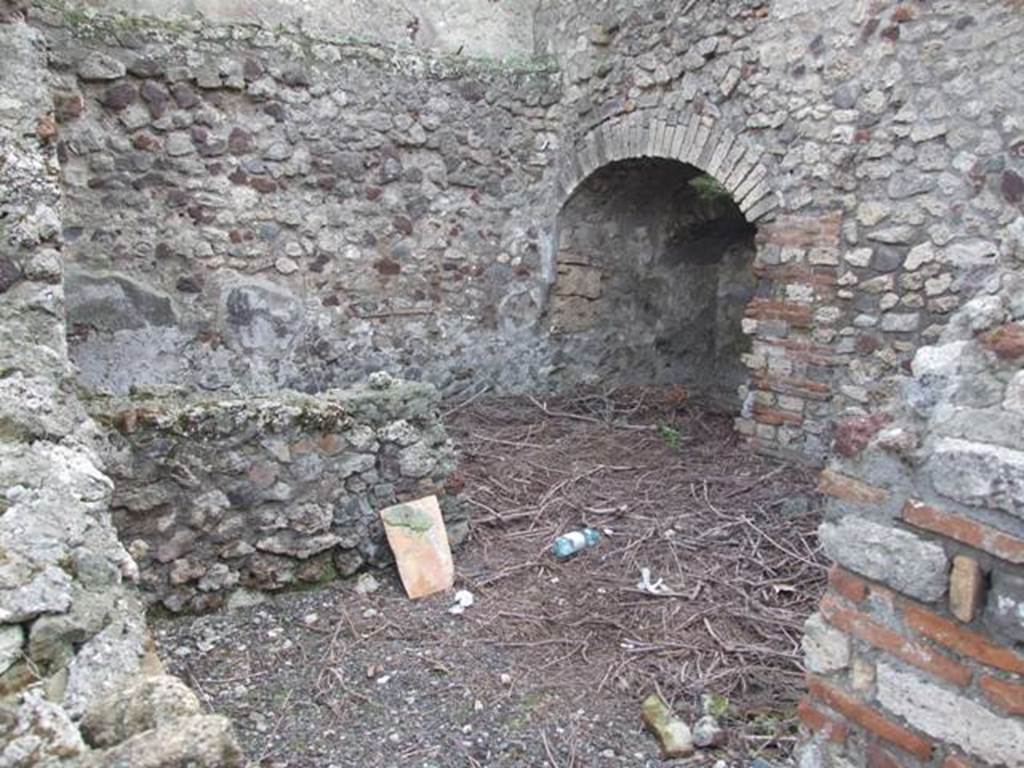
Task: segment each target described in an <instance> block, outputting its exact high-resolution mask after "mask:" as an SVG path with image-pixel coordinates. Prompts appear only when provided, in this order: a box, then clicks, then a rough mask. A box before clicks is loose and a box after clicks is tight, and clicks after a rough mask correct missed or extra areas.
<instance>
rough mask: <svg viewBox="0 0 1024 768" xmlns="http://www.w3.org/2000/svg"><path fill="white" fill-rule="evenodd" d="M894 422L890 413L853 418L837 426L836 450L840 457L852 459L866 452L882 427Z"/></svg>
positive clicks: (844, 420)
mask: <svg viewBox="0 0 1024 768" xmlns="http://www.w3.org/2000/svg"><path fill="white" fill-rule="evenodd" d="M890 421H892V416H890V415H889V414H888V413H874V414H872V415H870V416H851V417H850V418H847V419H843V420H842V421H840V422H839V423H838V424H836V430H835V440H834V442H835V449H836V452H837V453H839V455H840V456H846V457H847V458H852V457H853V456H856V455H857V454H858V453H860V452H861V451H863V450H864V448H865V447H866V446H867V444H868V443H870V442H871V438H873V437H874V436H875V435H877V434H878V433H879V432H880V431H881V429H882V427H884V426H885V425H886V424H888V423H889V422H890Z"/></svg>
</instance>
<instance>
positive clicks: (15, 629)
mask: <svg viewBox="0 0 1024 768" xmlns="http://www.w3.org/2000/svg"><path fill="white" fill-rule="evenodd" d="M24 642H25V630H23V629H22V628H21V626H20V625H17V624H14V625H9V626H3V627H0V675H2V674H3V673H4V672H6V671H7V670H8V669H10V668H11V667H12V666H14V663H15V662H16V661H17V660H18V659H20V658H21V646H22V644H23V643H24Z"/></svg>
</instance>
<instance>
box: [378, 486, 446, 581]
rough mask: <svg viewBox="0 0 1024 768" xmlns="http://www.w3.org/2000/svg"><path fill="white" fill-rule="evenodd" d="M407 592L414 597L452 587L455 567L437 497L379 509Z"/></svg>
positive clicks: (428, 497)
mask: <svg viewBox="0 0 1024 768" xmlns="http://www.w3.org/2000/svg"><path fill="white" fill-rule="evenodd" d="M380 517H381V520H382V521H383V522H384V532H385V534H386V535H387V537H388V544H389V545H390V546H391V551H392V553H393V554H394V556H395V563H396V564H397V565H398V574H399V576H401V578H402V585H403V586H404V587H405V591H406V594H408V595H409V597H411V598H413V599H414V600H415V599H417V598H420V597H427V596H428V595H432V594H435V593H437V592H443V591H445V590H447V589H451V587H452V583H453V581H454V578H455V566H454V564H453V562H452V552H451V548H450V547H449V545H448V534H447V532H446V531H445V527H444V520H443V519H442V517H441V507H440V505H439V504H438V501H437V497H436V496H427V497H425V498H422V499H417V500H415V501H411V502H408V503H405V504H397V505H395V506H393V507H388V508H387V509H383V510H381V512H380Z"/></svg>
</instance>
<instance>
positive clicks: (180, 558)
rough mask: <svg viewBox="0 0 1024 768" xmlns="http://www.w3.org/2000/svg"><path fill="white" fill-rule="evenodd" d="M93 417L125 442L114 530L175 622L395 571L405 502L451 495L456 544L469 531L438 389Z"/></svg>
mask: <svg viewBox="0 0 1024 768" xmlns="http://www.w3.org/2000/svg"><path fill="white" fill-rule="evenodd" d="M93 411H94V414H95V415H96V416H97V418H98V420H99V421H101V422H102V423H105V424H107V425H108V426H110V427H111V428H112V429H111V431H112V433H113V437H112V447H113V450H112V456H111V457H110V459H109V461H108V465H109V471H110V473H111V476H112V478H113V479H114V486H115V491H114V498H113V504H112V506H113V515H114V523H115V525H116V527H117V529H118V531H119V534H120V537H121V540H122V541H124V542H125V543H126V544H127V545H128V547H129V550H130V551H131V553H132V555H133V557H134V558H135V560H136V562H138V564H139V568H140V574H141V575H140V580H141V584H142V588H143V593H144V594H145V595H147V596H148V598H149V599H150V601H152V602H159V603H160V604H162V605H163V606H164V607H165V608H167V609H169V610H171V611H174V612H178V611H184V610H190V611H206V610H212V609H215V608H218V607H220V606H221V605H222V604H223V603H224V602H225V600H226V599H228V597H229V596H230V595H231V593H232V592H233V591H234V590H235V589H237V588H248V589H256V590H276V589H281V588H284V587H288V586H293V585H301V584H304V583H305V584H308V583H316V582H322V581H325V580H328V579H330V578H333V577H335V576H338V575H340V576H350V575H352V574H354V573H355V572H356V571H358V570H359V569H360V568H362V567H363V566H364V565H365V564H374V565H379V564H383V563H386V562H387V561H388V560H389V559H390V557H391V555H390V550H389V549H388V548H387V545H386V543H385V539H384V531H383V528H382V526H381V523H380V520H379V517H378V511H379V510H380V509H383V508H384V507H386V506H389V505H391V504H394V503H396V502H398V501H407V500H410V499H413V498H418V497H420V496H424V495H428V494H437V495H438V496H439V497H440V498H441V499H442V504H443V508H444V511H445V517H446V521H447V524H448V528H449V536H450V538H451V540H452V541H453V543H458V542H460V541H461V540H462V539H464V538H465V534H466V532H467V530H468V521H467V520H466V518H465V516H463V515H462V514H461V512H460V509H459V505H458V504H456V503H455V501H454V499H453V497H451V496H449V495H448V494H446V492H445V487H444V486H445V481H446V479H447V477H448V476H449V474H450V473H451V471H452V469H453V467H454V451H453V449H452V446H451V443H450V441H449V440H448V439H447V437H446V435H445V432H444V428H443V426H442V424H441V422H440V419H439V416H438V394H437V391H436V390H435V389H434V388H433V387H431V386H429V385H425V384H413V383H406V382H399V381H396V380H394V379H392V378H390V377H389V376H387V374H383V373H381V374H375V375H374V376H371V381H370V384H369V385H368V386H365V387H361V388H355V389H349V390H331V391H328V392H325V393H323V394H321V395H317V396H315V397H314V396H308V395H302V394H299V393H293V392H284V393H279V394H275V395H274V396H272V397H271V396H268V397H255V398H245V399H238V400H206V401H198V400H195V399H183V398H175V397H156V398H150V399H141V398H136V399H133V400H131V401H125V400H106V399H99V400H96V401H94V402H93Z"/></svg>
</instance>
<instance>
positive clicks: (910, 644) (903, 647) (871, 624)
mask: <svg viewBox="0 0 1024 768" xmlns="http://www.w3.org/2000/svg"><path fill="white" fill-rule="evenodd" d="M821 612H822V614H823V615H824V616H825V618H826V619H828V621H829V623H830V624H832V625H833V626H835V627H838V628H839V629H841V630H843V631H844V632H846V633H847V634H848V635H853V636H854V637H856V638H859V639H860V640H863V641H864V642H866V643H869V644H870V645H873V646H875V647H876V648H879V649H881V650H883V651H885V652H886V653H888V654H889V655H890V656H895V657H896V658H897V659H901V660H903V661H905V662H906V663H907V664H910V665H912V666H915V667H917V668H918V669H921V670H924V671H925V672H927V673H928V674H930V675H933V676H934V677H937V678H939V679H941V680H945V681H947V682H949V683H953V684H954V685H959V686H965V685H967V684H968V683H969V682H970V681H971V670H969V669H968V668H967V667H965V666H964V665H963V664H960V663H959V662H956V661H954V660H953V659H951V658H949V657H948V656H945V655H943V654H941V653H939V652H938V651H933V650H932V649H931V648H929V647H928V646H926V645H922V644H921V643H918V642H915V641H914V640H911V639H909V638H906V637H904V636H903V635H901V634H900V633H899V632H895V631H893V630H891V629H889V628H888V627H886V626H885V625H883V624H880V623H879V622H877V621H875V620H874V619H872V618H871V617H870V616H868V615H867V614H865V613H862V612H861V611H857V610H853V609H851V608H847V607H845V606H843V605H842V604H841V603H840V602H839V601H838V600H836V598H835V597H834V596H833V595H825V597H823V598H822V600H821Z"/></svg>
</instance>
